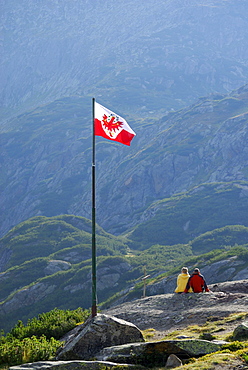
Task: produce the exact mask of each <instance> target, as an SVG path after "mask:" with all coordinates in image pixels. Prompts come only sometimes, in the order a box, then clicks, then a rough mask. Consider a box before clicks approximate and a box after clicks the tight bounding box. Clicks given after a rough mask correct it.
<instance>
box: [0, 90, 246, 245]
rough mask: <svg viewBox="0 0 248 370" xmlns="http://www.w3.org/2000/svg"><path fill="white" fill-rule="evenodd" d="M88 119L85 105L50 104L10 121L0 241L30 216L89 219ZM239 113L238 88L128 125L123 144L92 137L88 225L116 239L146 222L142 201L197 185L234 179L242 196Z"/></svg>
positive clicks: (4, 137) (242, 113)
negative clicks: (92, 222) (130, 134)
mask: <svg viewBox="0 0 248 370" xmlns="http://www.w3.org/2000/svg"><path fill="white" fill-rule="evenodd" d="M89 112H90V104H89V101H88V100H87V99H83V98H68V99H62V100H58V101H55V102H54V103H51V104H49V105H46V106H44V107H40V108H37V109H35V110H33V111H32V112H30V113H27V114H24V115H20V116H18V117H17V118H15V119H13V120H11V122H10V127H11V130H8V131H6V132H3V133H2V134H1V135H0V140H1V147H2V149H1V153H0V156H1V183H0V186H1V193H0V205H1V214H0V220H1V227H0V229H1V235H3V234H4V233H5V232H6V231H8V230H9V229H10V228H11V227H12V226H14V225H16V224H17V223H19V222H21V221H23V220H25V219H28V218H30V217H32V216H36V215H46V216H54V215H58V214H75V215H80V216H83V217H87V218H89V219H90V218H91V155H92V153H91V152H92V149H91V145H92V138H91V127H90V121H91V119H90V116H89V115H90V114H89ZM247 112H248V88H247V86H244V87H242V88H240V89H239V90H236V91H234V92H233V93H232V94H230V95H215V96H212V97H211V98H202V99H200V100H199V101H198V102H197V103H196V104H194V105H192V106H189V107H188V108H185V109H183V110H181V111H178V112H177V113H170V114H168V115H166V116H164V117H163V118H162V119H160V120H155V119H154V120H148V119H146V120H135V121H133V120H131V122H130V125H131V126H132V128H133V129H134V130H135V131H136V133H137V136H136V137H135V138H134V140H133V142H132V145H131V147H127V146H124V145H118V144H115V143H114V142H111V141H107V140H104V139H101V138H99V137H97V138H96V139H97V140H96V178H97V179H96V204H97V222H98V224H99V225H100V226H102V227H104V228H105V230H107V231H109V232H112V233H122V232H126V231H127V230H129V229H130V228H131V227H133V226H135V225H137V224H138V223H140V222H141V221H144V220H148V219H149V218H151V217H153V215H154V212H153V211H154V209H153V210H152V211H151V209H150V210H149V211H146V209H147V207H149V206H150V205H151V203H152V202H154V201H158V200H161V199H164V198H168V197H170V196H172V195H174V194H176V193H178V192H182V191H187V190H189V189H192V188H193V187H194V186H197V185H200V184H202V183H215V182H230V181H239V182H240V181H243V185H241V187H242V189H241V188H240V189H241V190H240V191H241V193H240V197H244V199H246V198H247V194H248V193H247V185H246V183H245V182H246V181H247V180H248V170H247V169H248V167H247V152H248V147H247V142H248V140H247V137H248V125H247V118H248V115H247ZM236 223H237V222H235V223H234V224H236ZM222 226H225V225H222ZM218 227H219V226H218ZM213 228H215V227H213ZM205 231H207V230H205ZM165 243H166V241H165Z"/></svg>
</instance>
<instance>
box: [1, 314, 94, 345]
mask: <svg viewBox="0 0 248 370" xmlns="http://www.w3.org/2000/svg"><path fill="white" fill-rule="evenodd" d="M88 316H89V311H88V310H82V309H81V308H78V309H76V310H59V309H57V308H55V309H53V310H52V311H50V312H46V313H42V314H40V315H38V317H37V318H36V317H35V318H33V319H30V320H28V323H27V325H26V326H24V324H23V323H22V321H20V320H19V321H18V323H17V324H16V325H15V326H14V327H13V329H12V330H11V331H10V333H9V334H8V335H7V336H9V337H10V336H12V337H14V338H17V339H23V338H27V337H29V338H30V337H32V336H36V337H40V336H42V335H45V336H46V338H52V337H53V338H55V339H60V338H61V337H62V336H63V335H64V334H66V333H68V331H70V330H71V329H72V328H74V327H75V326H76V324H77V323H79V322H84V321H85V320H86V319H87V317H88Z"/></svg>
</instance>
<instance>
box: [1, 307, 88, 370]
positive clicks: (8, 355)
mask: <svg viewBox="0 0 248 370" xmlns="http://www.w3.org/2000/svg"><path fill="white" fill-rule="evenodd" d="M88 316H89V312H88V311H87V310H82V309H81V308H78V309H76V310H73V311H71V310H58V309H54V310H52V311H50V312H47V313H43V314H40V315H38V317H35V318H33V319H31V320H29V321H28V323H27V325H26V326H25V325H24V324H23V323H22V321H21V320H19V321H18V323H17V324H16V325H15V326H14V327H13V328H12V329H11V330H10V332H9V333H8V334H6V335H5V336H4V335H3V334H2V335H1V337H0V365H5V366H8V365H17V364H21V363H26V362H35V361H42V360H49V359H51V358H53V357H54V356H55V354H56V351H57V349H58V348H59V347H60V346H61V345H62V342H60V341H58V339H60V338H62V336H63V335H64V334H66V333H67V332H68V331H70V330H71V329H73V328H74V327H75V326H76V325H77V323H82V322H84V321H85V320H86V319H87V317H88Z"/></svg>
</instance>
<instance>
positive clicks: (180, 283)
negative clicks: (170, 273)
mask: <svg viewBox="0 0 248 370" xmlns="http://www.w3.org/2000/svg"><path fill="white" fill-rule="evenodd" d="M189 277H190V274H189V271H188V268H187V267H183V268H182V270H181V274H179V275H178V277H177V287H176V289H175V293H183V292H184V290H185V288H186V285H187V282H188V280H189ZM189 292H192V289H191V288H190V290H189Z"/></svg>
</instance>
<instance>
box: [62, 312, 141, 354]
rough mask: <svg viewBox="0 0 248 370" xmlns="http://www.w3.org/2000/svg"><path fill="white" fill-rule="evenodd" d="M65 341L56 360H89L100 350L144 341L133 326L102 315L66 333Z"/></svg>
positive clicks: (139, 332)
mask: <svg viewBox="0 0 248 370" xmlns="http://www.w3.org/2000/svg"><path fill="white" fill-rule="evenodd" d="M63 339H64V338H62V339H61V340H63ZM65 339H66V342H65V344H64V346H63V347H62V349H60V350H59V352H58V353H57V359H58V360H76V359H81V360H90V359H92V358H94V357H95V355H96V353H98V352H99V351H100V350H101V349H102V348H105V347H111V346H113V345H116V344H124V343H132V342H142V341H144V339H143V335H142V333H141V331H140V330H139V329H138V328H137V327H136V326H135V325H134V324H132V323H130V322H126V321H124V320H121V319H118V318H116V317H113V316H107V315H103V314H98V315H97V316H95V317H93V318H90V319H89V320H87V321H86V322H85V323H84V324H82V325H80V326H78V327H77V328H76V329H74V330H73V331H72V332H70V333H68V334H67V336H66V338H65Z"/></svg>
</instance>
